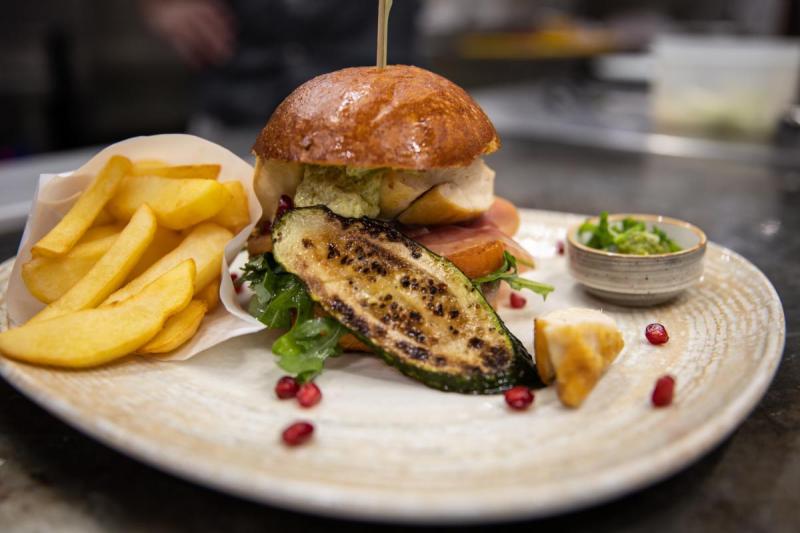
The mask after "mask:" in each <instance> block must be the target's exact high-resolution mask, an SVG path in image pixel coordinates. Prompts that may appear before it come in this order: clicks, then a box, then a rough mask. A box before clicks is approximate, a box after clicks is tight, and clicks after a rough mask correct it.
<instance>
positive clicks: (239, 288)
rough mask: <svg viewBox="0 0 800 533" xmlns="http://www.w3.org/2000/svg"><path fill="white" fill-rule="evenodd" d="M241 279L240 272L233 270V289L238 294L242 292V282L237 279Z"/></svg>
mask: <svg viewBox="0 0 800 533" xmlns="http://www.w3.org/2000/svg"><path fill="white" fill-rule="evenodd" d="M237 279H239V274H237V273H236V272H231V281H232V282H233V290H235V291H236V294H239V293H240V292H242V284H241V283H236V280H237Z"/></svg>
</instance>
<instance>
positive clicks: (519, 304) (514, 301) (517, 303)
mask: <svg viewBox="0 0 800 533" xmlns="http://www.w3.org/2000/svg"><path fill="white" fill-rule="evenodd" d="M526 303H528V300H526V299H525V298H523V297H522V296H520V295H519V294H517V293H516V292H512V293H511V308H512V309H522V308H523V307H525V304H526Z"/></svg>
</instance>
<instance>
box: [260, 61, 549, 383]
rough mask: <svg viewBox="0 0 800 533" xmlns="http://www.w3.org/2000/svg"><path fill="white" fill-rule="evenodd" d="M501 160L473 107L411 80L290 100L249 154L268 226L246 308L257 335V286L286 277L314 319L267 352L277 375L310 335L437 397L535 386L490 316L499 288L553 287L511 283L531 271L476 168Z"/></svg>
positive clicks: (365, 72) (303, 91)
mask: <svg viewBox="0 0 800 533" xmlns="http://www.w3.org/2000/svg"><path fill="white" fill-rule="evenodd" d="M499 148H500V139H499V138H498V136H497V132H496V131H495V128H494V126H493V125H492V123H491V121H490V120H489V118H488V117H487V116H486V113H484V111H483V110H482V109H481V108H480V106H478V104H477V103H476V102H475V101H474V100H473V99H472V98H471V97H470V96H469V95H468V94H467V93H466V92H465V91H464V90H463V89H462V88H460V87H458V86H457V85H455V84H454V83H452V82H450V81H448V80H447V79H445V78H443V77H441V76H439V75H437V74H434V73H432V72H430V71H428V70H424V69H421V68H418V67H414V66H402V65H393V66H387V67H384V68H377V67H356V68H347V69H343V70H339V71H336V72H331V73H328V74H324V75H322V76H319V77H316V78H314V79H312V80H310V81H308V82H306V83H305V84H303V85H301V86H300V87H298V88H297V89H296V90H295V91H294V92H292V93H291V94H290V95H289V96H288V97H287V98H286V99H285V100H284V101H283V102H282V103H281V104H280V105H279V106H278V107H277V108H276V110H275V111H274V113H273V114H272V116H271V118H270V119H269V121H268V122H267V124H266V125H265V126H264V128H263V130H262V131H261V133H260V135H259V136H258V138H257V140H256V142H255V145H254V146H253V153H254V155H255V157H256V164H255V176H254V187H255V191H256V195H257V196H258V199H259V201H260V202H261V204H262V207H263V213H264V218H263V220H262V221H261V222H260V223H259V225H258V226H257V228H256V230H254V232H253V235H252V236H251V238H250V240H249V243H248V250H249V252H250V256H251V263H250V264H249V270H246V273H245V279H246V280H247V281H249V282H250V284H251V286H255V287H256V288H257V287H259V286H261V287H262V290H261V297H260V298H256V304H255V305H251V307H252V308H253V309H252V310H253V314H255V315H256V316H261V317H262V319H263V320H264V321H265V322H270V321H271V322H274V315H275V313H271V312H267V311H265V310H266V309H267V308H268V307H269V306H270V305H275V304H274V302H275V301H276V298H277V297H278V294H277V293H278V292H279V291H277V290H276V289H274V287H273V288H263V287H265V286H266V285H265V284H266V282H265V279H267V278H271V279H273V281H274V280H275V279H278V278H277V276H281V275H283V276H291V277H292V278H291V279H296V280H297V281H298V282H299V284H300V285H302V287H303V288H304V290H305V291H306V293H307V294H308V297H309V299H310V301H313V303H314V312H313V318H311V317H312V314H311V313H310V312H304V313H302V312H301V310H300V309H299V307H300V305H299V304H298V305H295V307H294V308H292V309H291V311H292V313H291V321H292V324H293V325H292V326H291V331H290V332H289V333H287V335H285V336H284V337H286V338H287V339H289V340H287V341H286V342H285V343H281V340H282V339H283V338H282V339H279V340H278V341H277V342H276V345H278V346H277V348H278V349H277V350H276V346H273V351H274V352H276V353H277V354H279V355H280V353H279V352H281V351H283V352H284V356H282V360H281V362H283V359H286V358H287V356H285V353H288V352H291V351H292V350H290V349H288V348H293V349H294V352H297V351H298V350H299V351H302V347H300V348H298V346H299V344H298V342H300V340H302V339H306V340H308V338H310V337H309V336H308V335H307V336H306V337H303V336H302V335H305V334H306V333H309V332H314V331H316V332H317V337H316V340H317V341H319V343H321V342H323V341H324V342H328V344H330V340H331V339H332V338H333V337H334V336H336V339H337V341H338V342H339V343H343V344H344V345H345V347H346V348H348V349H353V348H358V349H364V350H369V351H373V352H375V353H377V354H379V355H381V356H383V358H384V359H385V360H387V362H389V363H390V364H392V365H393V366H396V367H398V368H399V369H400V370H401V371H403V372H404V373H405V374H407V375H409V376H411V377H414V378H417V379H419V380H420V381H423V382H424V383H426V384H428V385H430V386H434V387H437V388H440V389H446V390H459V391H463V392H491V391H494V390H502V389H503V388H507V387H508V386H511V385H513V384H515V383H516V382H517V381H519V380H522V379H526V378H525V376H529V375H532V373H531V372H530V371H531V370H532V368H533V362H532V361H531V358H530V355H528V354H527V352H526V351H525V350H524V348H522V347H521V345H520V344H519V342H518V341H517V340H516V339H515V338H513V335H511V334H510V332H508V331H507V329H506V328H505V326H504V325H503V324H502V321H501V320H500V319H499V318H498V317H497V315H496V313H495V312H494V310H493V309H492V307H491V306H490V305H489V303H496V297H497V294H498V292H499V291H498V286H499V285H500V283H501V282H502V281H507V282H509V283H510V284H512V285H513V286H516V288H528V289H532V290H534V291H535V292H538V293H540V294H542V295H546V294H547V293H548V292H549V291H550V290H552V288H550V287H549V286H546V285H543V284H538V283H536V282H533V281H530V280H526V279H523V278H520V277H519V276H517V268H518V267H519V268H524V267H532V266H533V260H532V258H531V257H530V255H529V254H528V253H527V252H525V250H524V249H523V248H522V247H521V246H520V245H519V244H517V243H516V242H515V241H514V240H513V239H512V236H513V235H514V233H515V232H516V231H517V229H518V226H519V215H518V212H517V210H516V208H515V207H514V205H513V204H512V203H511V202H509V201H507V200H505V199H501V198H498V197H496V196H495V194H494V180H495V172H494V171H493V170H492V169H491V168H490V167H489V166H488V165H487V164H486V162H485V161H484V159H483V157H484V156H485V155H488V154H491V153H492V152H494V151H496V150H497V149H499ZM254 261H255V263H254ZM284 279H285V280H289V279H290V278H284ZM343 280H346V283H344V285H343V286H339V285H341V284H342V282H343ZM270 283H273V282H270ZM286 283H289V282H288V281H286ZM273 284H274V283H273ZM415 287H416V288H415ZM256 294H257V295H258V290H256ZM265 294H266V296H264V295H265ZM306 307H307V306H306ZM265 314H266V315H269V316H268V317H267V318H263V317H264V316H265ZM301 315H305V316H301ZM326 321H327V322H326ZM278 322H282V323H283V325H284V326H286V319H285V318H284V319H281V320H279V321H278ZM303 323H313V324H316V325H320V324H327V329H326V328H322V329H325V330H326V331H322V330H319V328H315V327H312V326H307V327H306V329H308V330H309V331H305V332H304V331H303V327H301V326H302V324H303ZM268 325H269V324H268ZM340 326H341V329H337V328H339V327H340ZM334 330H335V331H334ZM293 332H294V333H293ZM334 333H335V334H336V335H334ZM293 334H294V336H295V337H296V338H292V335H293ZM312 337H313V336H312ZM289 341H292V342H289ZM292 343H293V346H288V345H289V344H292ZM283 344H286V345H287V346H288V348H287V346H283ZM460 352H464V353H460ZM462 355H463V356H464V357H462ZM287 361H288V359H287ZM281 362H279V363H281ZM281 366H284V367H285V368H286V367H292V364H291V363H287V364H286V365H284V364H282V365H281ZM292 368H294V367H292ZM298 373H300V372H298ZM311 375H313V372H312V373H311Z"/></svg>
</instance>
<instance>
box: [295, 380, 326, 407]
mask: <svg viewBox="0 0 800 533" xmlns="http://www.w3.org/2000/svg"><path fill="white" fill-rule="evenodd" d="M321 399H322V391H321V390H319V387H317V386H316V385H315V384H314V383H303V384H302V385H300V390H298V391H297V401H298V403H299V404H300V405H301V406H302V407H312V406H314V405H317V404H318V403H319V401H320V400H321Z"/></svg>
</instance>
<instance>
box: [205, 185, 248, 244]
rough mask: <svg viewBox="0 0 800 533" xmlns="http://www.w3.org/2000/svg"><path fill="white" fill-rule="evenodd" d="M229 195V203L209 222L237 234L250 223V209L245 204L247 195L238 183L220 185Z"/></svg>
mask: <svg viewBox="0 0 800 533" xmlns="http://www.w3.org/2000/svg"><path fill="white" fill-rule="evenodd" d="M222 186H223V187H225V188H226V189H227V190H228V192H229V193H231V201H230V202H228V203H227V204H225V207H223V208H222V210H221V211H220V212H219V213H217V214H216V215H214V218H212V219H211V222H215V223H217V224H219V225H220V226H222V227H224V228H228V229H229V230H231V231H232V232H233V233H239V232H240V231H241V230H242V228H244V227H245V226H246V225H248V224H249V223H250V209H249V207H248V203H247V193H246V192H245V191H244V186H243V185H242V182H240V181H226V182H224V183H222Z"/></svg>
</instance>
